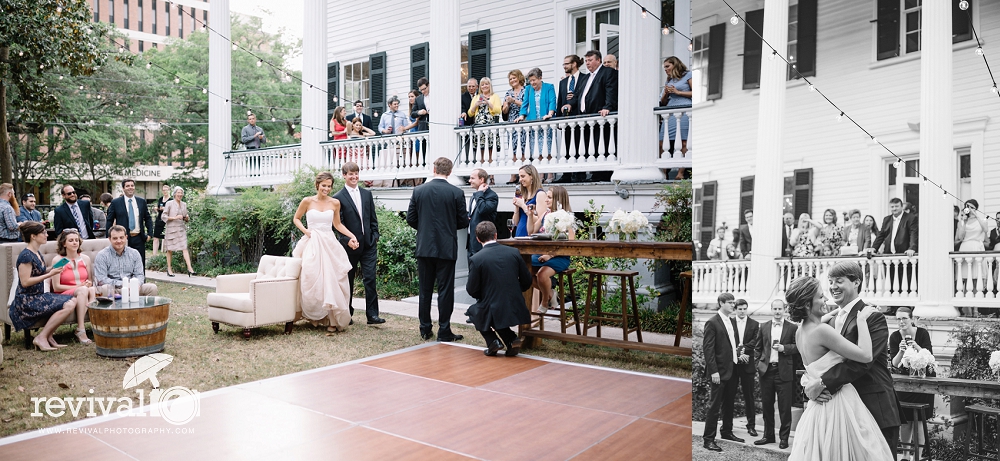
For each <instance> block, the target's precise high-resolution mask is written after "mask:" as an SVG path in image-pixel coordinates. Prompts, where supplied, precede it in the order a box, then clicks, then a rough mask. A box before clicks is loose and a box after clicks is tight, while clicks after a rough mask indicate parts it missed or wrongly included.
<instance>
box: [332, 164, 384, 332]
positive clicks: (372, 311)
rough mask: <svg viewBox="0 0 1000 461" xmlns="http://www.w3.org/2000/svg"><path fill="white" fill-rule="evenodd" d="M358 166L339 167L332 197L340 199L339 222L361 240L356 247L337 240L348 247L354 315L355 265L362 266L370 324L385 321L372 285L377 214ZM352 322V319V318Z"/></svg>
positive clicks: (373, 281) (351, 305)
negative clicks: (362, 185)
mask: <svg viewBox="0 0 1000 461" xmlns="http://www.w3.org/2000/svg"><path fill="white" fill-rule="evenodd" d="M359 171H360V168H359V167H358V164H357V163H354V162H347V163H345V164H344V166H343V167H341V169H340V172H341V173H343V175H344V188H343V189H340V191H339V192H337V194H336V195H334V196H333V198H335V199H337V200H339V201H340V222H341V223H343V224H344V226H346V227H347V228H348V229H349V230H350V231H351V233H353V234H354V235H355V236H357V238H358V242H359V243H360V244H361V245H360V246H358V248H357V249H352V248H351V247H350V245H348V242H349V241H350V239H348V238H346V237H344V236H341V237H340V244H341V245H343V246H344V250H346V251H347V258H348V259H349V260H350V261H351V270H350V272H348V273H347V280H348V282H349V283H350V286H351V296H350V298H348V299H350V309H351V316H354V278H355V277H356V276H357V275H358V265H359V263H360V266H361V277H362V279H363V280H364V284H365V301H366V307H365V316H366V317H368V324H369V325H376V324H380V323H385V319H383V318H380V317H379V316H378V291H377V290H376V288H375V265H376V263H378V237H379V234H378V217H376V216H375V199H373V198H372V193H371V192H370V191H369V190H367V189H361V188H359V187H358V174H359ZM352 322H353V320H352Z"/></svg>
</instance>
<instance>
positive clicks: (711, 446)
mask: <svg viewBox="0 0 1000 461" xmlns="http://www.w3.org/2000/svg"><path fill="white" fill-rule="evenodd" d="M705 449H706V450H709V451H722V448H719V446H718V445H716V443H715V440H706V441H705Z"/></svg>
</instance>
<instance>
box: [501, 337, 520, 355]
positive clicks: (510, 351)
mask: <svg viewBox="0 0 1000 461" xmlns="http://www.w3.org/2000/svg"><path fill="white" fill-rule="evenodd" d="M519 353H521V339H520V338H518V339H515V340H514V341H511V343H510V347H508V348H507V352H504V353H503V355H505V356H507V357H517V354H519Z"/></svg>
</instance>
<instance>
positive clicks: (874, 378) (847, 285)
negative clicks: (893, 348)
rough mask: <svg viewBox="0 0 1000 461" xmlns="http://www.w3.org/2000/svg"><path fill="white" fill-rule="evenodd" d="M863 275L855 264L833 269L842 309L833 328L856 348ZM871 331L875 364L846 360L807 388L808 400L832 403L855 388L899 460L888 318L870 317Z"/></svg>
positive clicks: (833, 285) (833, 288)
mask: <svg viewBox="0 0 1000 461" xmlns="http://www.w3.org/2000/svg"><path fill="white" fill-rule="evenodd" d="M862 276H863V273H862V271H861V266H860V265H859V264H858V263H856V262H848V261H843V262H839V263H837V264H836V265H834V266H833V267H832V268H830V272H829V277H830V292H831V293H832V294H833V299H834V301H836V302H837V305H838V306H840V312H839V313H838V315H837V316H836V317H835V318H834V319H832V321H833V327H834V328H836V329H837V330H838V331H840V334H841V335H842V336H843V337H845V338H847V339H848V340H849V341H851V342H852V343H854V344H857V343H858V318H857V317H858V312H859V311H861V309H864V307H865V306H866V304H865V302H864V301H862V300H861V298H860V297H858V289H859V287H860V286H861V277H862ZM868 331H869V332H870V334H871V338H872V361H871V362H870V363H858V362H853V361H850V360H846V361H844V362H842V363H839V364H837V365H834V366H833V367H832V368H830V369H829V370H827V372H826V373H825V374H823V380H822V381H817V382H816V383H813V384H810V385H809V386H807V387H806V388H805V392H806V396H807V397H809V398H810V399H812V400H815V401H817V402H821V403H822V402H826V401H828V400H830V398H831V397H832V394H833V393H836V392H837V391H839V390H840V388H841V387H843V386H844V385H845V384H853V385H854V388H855V390H857V391H858V394H859V395H860V396H861V401H862V402H863V403H864V404H865V407H867V408H868V411H870V412H871V414H872V416H874V417H875V421H876V422H877V423H878V426H879V427H880V428H881V429H882V436H883V437H884V438H885V441H886V443H888V444H889V449H890V450H892V452H893V459H895V457H896V445H897V443H898V442H899V422H900V421H899V406H898V405H899V402H898V401H897V400H896V391H895V390H894V389H893V385H892V376H891V375H890V374H889V368H888V362H889V349H888V342H889V326H888V324H887V323H886V320H885V316H884V315H882V314H881V313H879V312H875V313H873V314H872V315H871V316H870V317H868Z"/></svg>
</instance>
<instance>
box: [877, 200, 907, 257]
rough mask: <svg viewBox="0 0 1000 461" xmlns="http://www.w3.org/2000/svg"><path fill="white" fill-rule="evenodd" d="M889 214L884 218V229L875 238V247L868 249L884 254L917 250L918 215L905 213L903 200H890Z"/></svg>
mask: <svg viewBox="0 0 1000 461" xmlns="http://www.w3.org/2000/svg"><path fill="white" fill-rule="evenodd" d="M889 212H890V214H889V216H886V217H885V219H883V220H882V231H881V232H879V233H878V236H877V237H876V238H875V243H873V244H872V247H873V248H870V249H869V250H868V251H869V252H872V251H875V252H878V253H882V254H904V253H905V254H906V256H913V255H914V254H915V253H916V252H917V241H918V238H919V236H918V230H917V219H916V216H914V215H913V214H910V213H903V201H902V200H900V199H898V198H893V199H892V200H889Z"/></svg>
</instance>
